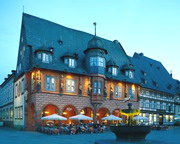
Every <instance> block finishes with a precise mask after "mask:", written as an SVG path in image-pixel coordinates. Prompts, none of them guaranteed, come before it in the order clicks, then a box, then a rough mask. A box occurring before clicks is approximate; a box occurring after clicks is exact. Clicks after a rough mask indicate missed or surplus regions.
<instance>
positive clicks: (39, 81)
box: [36, 70, 41, 91]
mask: <svg viewBox="0 0 180 144" xmlns="http://www.w3.org/2000/svg"><path fill="white" fill-rule="evenodd" d="M36 81H37V85H36V90H37V91H40V90H41V72H40V71H39V70H38V71H37V72H36Z"/></svg>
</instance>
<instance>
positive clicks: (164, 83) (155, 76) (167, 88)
mask: <svg viewBox="0 0 180 144" xmlns="http://www.w3.org/2000/svg"><path fill="white" fill-rule="evenodd" d="M130 59H131V62H132V63H133V65H134V67H135V75H136V78H137V79H138V81H139V82H140V83H141V86H142V87H144V88H149V89H153V90H157V91H161V92H165V93H169V94H175V93H176V82H175V80H174V79H173V78H172V76H171V75H170V74H169V73H168V72H167V70H166V69H165V68H164V66H163V65H162V63H161V62H159V61H156V60H153V59H151V58H148V57H146V56H144V55H143V54H142V53H140V54H138V53H134V55H133V57H130ZM143 80H145V81H144V82H143Z"/></svg>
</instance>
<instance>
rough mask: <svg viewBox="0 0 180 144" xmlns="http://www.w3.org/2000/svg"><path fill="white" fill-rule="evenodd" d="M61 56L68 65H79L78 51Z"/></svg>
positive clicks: (71, 66) (73, 66)
mask: <svg viewBox="0 0 180 144" xmlns="http://www.w3.org/2000/svg"><path fill="white" fill-rule="evenodd" d="M61 58H62V60H63V61H64V64H65V65H67V66H68V67H70V68H75V67H76V66H77V59H78V55H77V54H76V53H70V52H67V53H65V54H64V55H63V56H62V57H61Z"/></svg>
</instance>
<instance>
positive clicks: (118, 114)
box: [112, 108, 122, 117]
mask: <svg viewBox="0 0 180 144" xmlns="http://www.w3.org/2000/svg"><path fill="white" fill-rule="evenodd" d="M112 114H113V115H115V116H117V117H121V116H122V115H121V113H120V108H115V109H114V110H113V111H112Z"/></svg>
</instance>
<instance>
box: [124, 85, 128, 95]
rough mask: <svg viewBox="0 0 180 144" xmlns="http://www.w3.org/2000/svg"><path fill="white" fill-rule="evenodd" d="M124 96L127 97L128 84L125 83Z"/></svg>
mask: <svg viewBox="0 0 180 144" xmlns="http://www.w3.org/2000/svg"><path fill="white" fill-rule="evenodd" d="M124 97H125V98H127V97H128V85H127V84H125V96H124Z"/></svg>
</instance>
